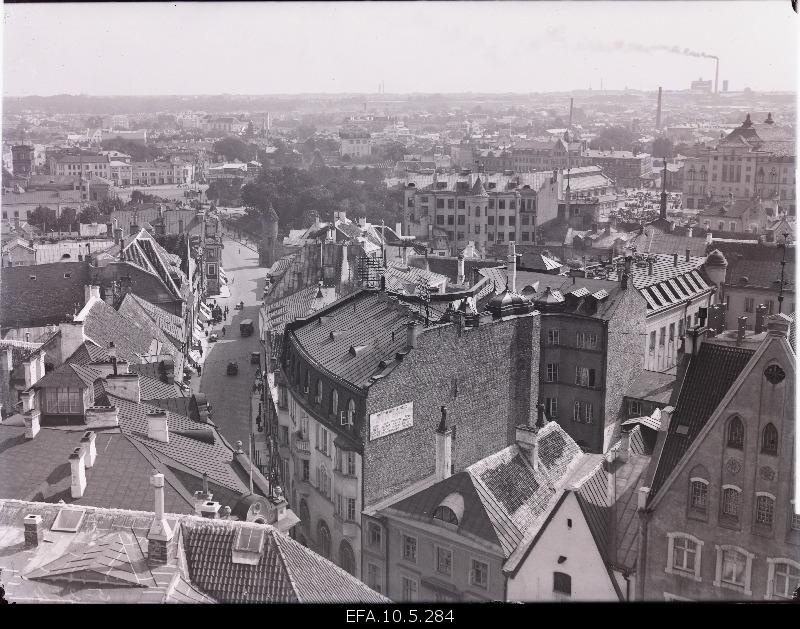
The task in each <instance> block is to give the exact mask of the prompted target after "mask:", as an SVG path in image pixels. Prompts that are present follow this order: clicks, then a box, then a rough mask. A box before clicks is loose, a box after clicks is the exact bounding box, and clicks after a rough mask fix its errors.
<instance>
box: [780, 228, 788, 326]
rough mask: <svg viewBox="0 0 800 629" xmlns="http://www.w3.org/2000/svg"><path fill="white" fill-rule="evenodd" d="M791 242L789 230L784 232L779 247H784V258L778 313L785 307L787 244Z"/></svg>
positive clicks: (782, 261)
mask: <svg viewBox="0 0 800 629" xmlns="http://www.w3.org/2000/svg"><path fill="white" fill-rule="evenodd" d="M788 242H789V232H784V233H783V244H779V245H778V246H779V247H782V248H783V258H782V259H781V286H780V288H779V289H778V314H781V311H782V309H783V289H784V287H785V286H786V280H785V279H784V276H785V273H786V249H787V244H788Z"/></svg>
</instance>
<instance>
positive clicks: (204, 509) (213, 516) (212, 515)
mask: <svg viewBox="0 0 800 629" xmlns="http://www.w3.org/2000/svg"><path fill="white" fill-rule="evenodd" d="M219 508H220V504H219V503H218V502H214V501H213V500H205V501H204V502H203V503H202V504H200V515H201V516H202V517H204V518H208V519H209V520H218V519H219Z"/></svg>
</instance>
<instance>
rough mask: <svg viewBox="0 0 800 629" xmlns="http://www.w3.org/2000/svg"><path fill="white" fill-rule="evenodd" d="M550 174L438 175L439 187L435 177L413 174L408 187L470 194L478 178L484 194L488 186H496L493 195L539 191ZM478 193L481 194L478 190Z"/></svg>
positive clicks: (428, 190) (409, 178)
mask: <svg viewBox="0 0 800 629" xmlns="http://www.w3.org/2000/svg"><path fill="white" fill-rule="evenodd" d="M551 176H552V174H551V173H549V172H536V173H515V174H513V175H503V174H499V173H479V174H478V173H472V174H471V175H459V174H452V175H437V183H438V185H437V186H434V185H433V175H432V174H431V175H424V174H413V175H409V177H408V178H407V180H406V187H410V186H413V187H415V188H416V189H417V190H419V191H425V192H433V191H440V192H461V193H468V192H470V191H472V190H473V186H475V185H476V183H477V180H478V178H480V180H481V184H482V186H481V187H483V188H484V192H486V190H488V189H490V188H489V187H488V184H494V187H493V188H491V191H492V193H497V192H508V191H512V190H524V189H525V188H526V187H527V188H530V189H531V190H535V191H538V190H540V189H541V188H542V186H544V185H545V184H546V183H547V182H548V181H550V177H551ZM478 192H480V191H479V190H478ZM473 194H474V192H473Z"/></svg>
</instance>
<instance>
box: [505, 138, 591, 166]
mask: <svg viewBox="0 0 800 629" xmlns="http://www.w3.org/2000/svg"><path fill="white" fill-rule="evenodd" d="M568 145H569V149H568V148H567V146H568ZM586 151H587V145H586V141H585V140H583V141H571V142H568V141H567V140H566V139H564V138H563V137H558V138H556V139H555V140H520V141H519V142H517V143H516V144H514V146H512V147H511V152H512V155H513V157H512V160H511V162H512V168H513V170H515V171H516V172H520V173H524V172H533V171H537V170H538V171H542V170H545V171H552V170H556V169H558V170H566V168H567V166H570V167H571V168H579V167H581V166H589V165H591V164H592V161H591V160H590V159H589V158H588V157H587V152H586ZM568 152H569V164H567V153H568Z"/></svg>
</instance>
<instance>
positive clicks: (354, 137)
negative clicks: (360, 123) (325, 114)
mask: <svg viewBox="0 0 800 629" xmlns="http://www.w3.org/2000/svg"><path fill="white" fill-rule="evenodd" d="M339 140H340V142H341V146H340V148H339V154H340V155H341V156H342V157H345V156H347V157H350V158H351V159H353V158H355V159H362V158H364V157H369V156H370V155H372V140H371V136H370V133H369V131H366V130H364V129H344V130H342V131H340V132H339Z"/></svg>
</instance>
